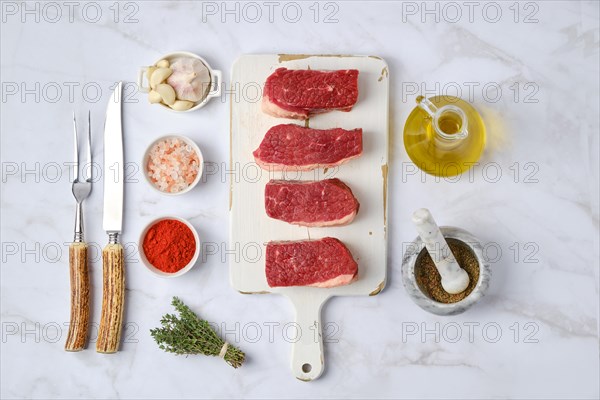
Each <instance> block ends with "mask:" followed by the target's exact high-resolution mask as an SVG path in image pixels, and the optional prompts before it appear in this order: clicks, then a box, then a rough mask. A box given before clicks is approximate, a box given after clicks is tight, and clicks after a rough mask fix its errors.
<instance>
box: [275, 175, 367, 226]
mask: <svg viewBox="0 0 600 400" xmlns="http://www.w3.org/2000/svg"><path fill="white" fill-rule="evenodd" d="M359 206H360V204H359V203H358V200H356V198H355V197H354V195H353V194H352V190H350V188H349V187H348V186H347V185H346V184H345V183H344V182H342V181H341V180H339V179H325V180H322V181H284V180H271V181H270V182H269V183H267V185H266V186H265V210H266V212H267V215H268V216H269V217H271V218H275V219H278V220H281V221H285V222H289V223H290V224H294V225H302V226H335V225H345V224H349V223H350V222H352V220H353V219H354V217H355V216H356V213H357V212H358V208H359Z"/></svg>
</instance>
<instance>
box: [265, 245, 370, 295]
mask: <svg viewBox="0 0 600 400" xmlns="http://www.w3.org/2000/svg"><path fill="white" fill-rule="evenodd" d="M265 273H266V275H267V283H268V284H269V286H270V287H279V286H317V287H325V288H327V287H334V286H341V285H347V284H349V283H351V282H353V281H354V280H355V279H356V277H357V274H358V264H357V263H356V261H354V258H353V257H352V254H351V253H350V250H348V248H347V247H346V246H345V245H344V244H343V243H342V242H341V241H339V240H338V239H335V238H330V237H326V238H323V239H318V240H304V241H294V242H269V243H268V244H267V253H266V268H265Z"/></svg>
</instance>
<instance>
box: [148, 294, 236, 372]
mask: <svg viewBox="0 0 600 400" xmlns="http://www.w3.org/2000/svg"><path fill="white" fill-rule="evenodd" d="M171 304H172V305H173V307H175V310H177V312H179V317H178V316H176V315H174V314H166V315H164V316H163V317H162V319H161V320H160V323H161V325H162V327H160V328H154V329H150V335H152V337H153V338H154V340H155V341H156V343H157V344H158V347H160V348H161V349H162V350H164V351H166V352H169V353H175V354H177V355H181V354H185V355H190V354H204V355H207V356H220V357H222V358H223V359H224V360H225V361H226V362H227V364H229V365H231V366H232V367H233V368H238V367H240V366H241V365H242V363H243V362H244V358H245V357H246V355H245V354H244V352H242V351H241V350H239V349H238V348H236V347H234V346H232V345H230V344H229V343H226V342H225V341H223V339H221V338H220V337H219V336H218V335H217V333H216V332H215V331H214V330H213V328H212V327H211V326H210V324H209V323H208V322H207V321H204V320H202V319H200V318H198V316H197V315H196V314H194V312H193V311H192V310H191V309H190V308H189V307H188V306H186V305H185V304H183V302H182V301H181V300H179V299H178V298H177V297H173V301H172V302H171Z"/></svg>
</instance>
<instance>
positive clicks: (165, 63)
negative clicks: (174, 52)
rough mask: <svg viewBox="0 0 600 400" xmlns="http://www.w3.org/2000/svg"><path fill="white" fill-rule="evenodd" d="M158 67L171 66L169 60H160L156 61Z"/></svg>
mask: <svg viewBox="0 0 600 400" xmlns="http://www.w3.org/2000/svg"><path fill="white" fill-rule="evenodd" d="M156 66H157V67H158V68H169V60H160V61H159V62H157V63H156Z"/></svg>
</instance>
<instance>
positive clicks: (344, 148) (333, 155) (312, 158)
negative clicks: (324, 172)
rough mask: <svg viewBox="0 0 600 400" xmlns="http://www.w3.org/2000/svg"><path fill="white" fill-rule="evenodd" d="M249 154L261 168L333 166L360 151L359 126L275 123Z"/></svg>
mask: <svg viewBox="0 0 600 400" xmlns="http://www.w3.org/2000/svg"><path fill="white" fill-rule="evenodd" d="M253 154H254V159H255V160H256V163H257V164H258V165H259V166H260V167H261V168H263V169H266V170H272V171H283V170H298V171H309V170H311V169H315V168H319V167H322V168H328V167H334V166H336V165H340V164H343V163H345V162H346V161H348V160H351V159H353V158H356V157H358V156H360V155H361V154H362V129H360V128H359V129H353V130H351V131H349V130H346V129H342V128H335V129H312V128H305V127H302V126H299V125H294V124H283V125H276V126H274V127H272V128H271V129H269V130H268V131H267V134H266V135H265V137H264V138H263V140H262V142H261V144H260V146H259V147H258V149H256V150H255V151H254V153H253Z"/></svg>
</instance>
